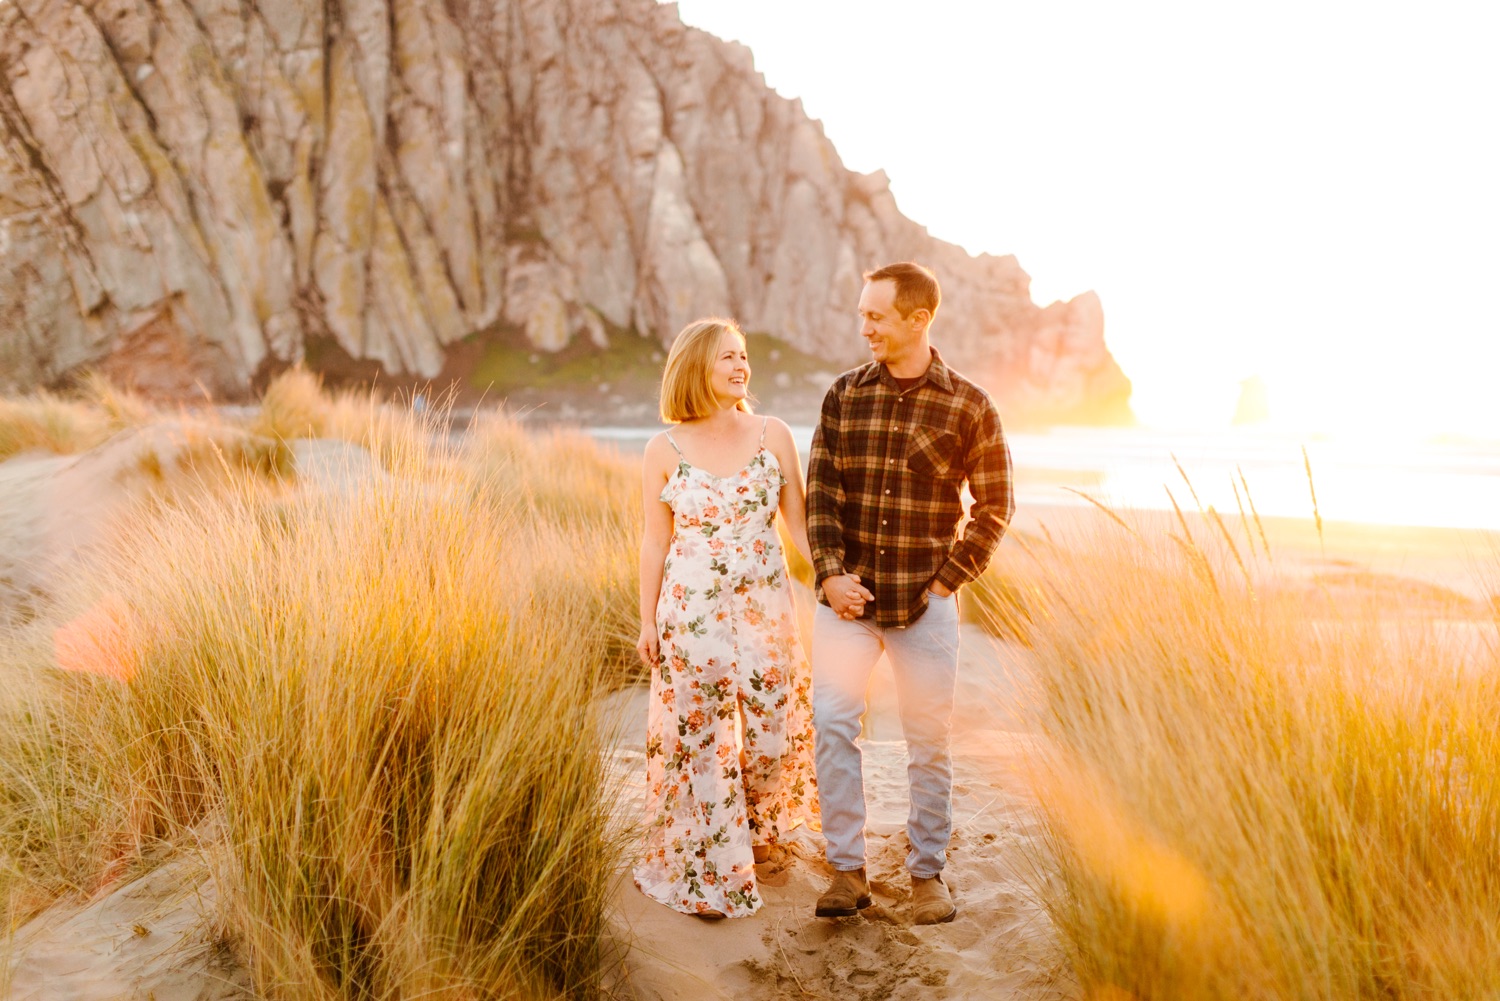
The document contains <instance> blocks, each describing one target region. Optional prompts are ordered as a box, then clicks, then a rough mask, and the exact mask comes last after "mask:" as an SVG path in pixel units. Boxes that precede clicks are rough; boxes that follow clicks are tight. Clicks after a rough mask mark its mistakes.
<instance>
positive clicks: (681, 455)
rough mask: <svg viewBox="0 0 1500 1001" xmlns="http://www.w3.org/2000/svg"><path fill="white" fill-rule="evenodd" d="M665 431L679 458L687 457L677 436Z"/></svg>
mask: <svg viewBox="0 0 1500 1001" xmlns="http://www.w3.org/2000/svg"><path fill="white" fill-rule="evenodd" d="M663 433H664V434H665V435H666V436H667V441H668V443H670V444H671V446H672V448H673V449H674V450H676V452H677V457H678V458H679V459H686V458H687V456H685V455H683V454H682V449H680V448H678V447H677V439H676V438H673V437H672V432H670V431H665V432H663ZM761 434H765V431H764V430H762V431H761Z"/></svg>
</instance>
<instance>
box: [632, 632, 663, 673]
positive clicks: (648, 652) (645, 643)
mask: <svg viewBox="0 0 1500 1001" xmlns="http://www.w3.org/2000/svg"><path fill="white" fill-rule="evenodd" d="M635 652H636V653H638V654H640V656H641V663H642V664H645V665H646V666H647V667H655V666H656V658H657V657H658V656H660V654H661V640H660V639H659V638H658V637H657V635H656V623H655V622H643V623H641V636H640V639H638V640H636V641H635Z"/></svg>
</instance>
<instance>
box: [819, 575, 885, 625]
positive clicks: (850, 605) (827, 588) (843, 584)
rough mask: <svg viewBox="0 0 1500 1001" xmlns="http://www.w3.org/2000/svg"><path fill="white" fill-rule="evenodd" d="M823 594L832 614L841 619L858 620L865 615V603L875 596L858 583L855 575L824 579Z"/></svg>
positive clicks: (872, 599) (857, 576)
mask: <svg viewBox="0 0 1500 1001" xmlns="http://www.w3.org/2000/svg"><path fill="white" fill-rule="evenodd" d="M823 594H824V596H826V597H827V598H828V604H829V607H831V608H832V609H833V611H834V614H835V615H837V616H838V617H839V618H841V619H857V618H859V617H860V616H861V615H863V614H865V602H867V601H874V600H875V595H873V594H871V593H870V591H869V589H867V588H866V587H865V586H864V585H863V584H861V583H860V582H859V574H857V573H846V574H835V575H834V576H832V577H824V578H823Z"/></svg>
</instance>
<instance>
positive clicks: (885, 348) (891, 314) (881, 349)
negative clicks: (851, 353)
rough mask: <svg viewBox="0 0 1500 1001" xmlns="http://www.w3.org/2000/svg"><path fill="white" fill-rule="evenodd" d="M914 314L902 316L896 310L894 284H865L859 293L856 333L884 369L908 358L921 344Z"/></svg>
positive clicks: (871, 355) (915, 311)
mask: <svg viewBox="0 0 1500 1001" xmlns="http://www.w3.org/2000/svg"><path fill="white" fill-rule="evenodd" d="M917 312H918V311H917V310H913V311H912V316H910V317H906V318H903V317H902V316H901V311H900V310H898V309H897V308H896V283H895V282H893V281H878V282H865V288H864V291H863V292H861V293H860V294H859V333H860V336H862V337H863V338H864V339H865V343H867V344H869V345H870V357H872V358H874V359H875V360H876V361H878V362H882V363H884V364H885V365H886V366H892V365H900V364H901V363H902V362H903V361H905V360H906V359H908V358H909V357H911V355H912V354H914V353H915V352H916V351H917V350H918V349H919V348H920V347H921V345H922V332H923V329H922V324H921V321H920V320H919V319H918V317H917ZM923 315H924V316H925V313H924V314H923Z"/></svg>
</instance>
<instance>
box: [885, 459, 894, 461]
mask: <svg viewBox="0 0 1500 1001" xmlns="http://www.w3.org/2000/svg"><path fill="white" fill-rule="evenodd" d="M885 461H886V462H895V461H896V460H895V459H887V460H885Z"/></svg>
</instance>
